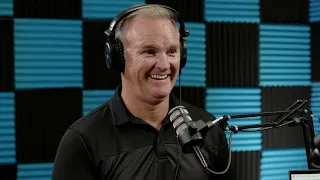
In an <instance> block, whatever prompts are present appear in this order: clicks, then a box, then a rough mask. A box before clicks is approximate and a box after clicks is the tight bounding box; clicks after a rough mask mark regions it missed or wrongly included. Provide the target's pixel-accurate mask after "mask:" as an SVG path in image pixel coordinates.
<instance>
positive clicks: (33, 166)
mask: <svg viewBox="0 0 320 180" xmlns="http://www.w3.org/2000/svg"><path fill="white" fill-rule="evenodd" d="M52 168H53V163H28V164H18V165H17V180H26V179H51V174H52Z"/></svg>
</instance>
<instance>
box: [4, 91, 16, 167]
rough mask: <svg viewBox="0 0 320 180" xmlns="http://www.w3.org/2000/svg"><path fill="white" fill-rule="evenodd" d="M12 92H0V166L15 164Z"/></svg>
mask: <svg viewBox="0 0 320 180" xmlns="http://www.w3.org/2000/svg"><path fill="white" fill-rule="evenodd" d="M14 104H15V103H14V93H13V92H0V165H1V164H14V163H15V162H16V143H15V140H16V138H15V122H14V119H15V107H14V106H15V105H14Z"/></svg>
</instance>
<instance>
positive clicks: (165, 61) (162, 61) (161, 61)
mask: <svg viewBox="0 0 320 180" xmlns="http://www.w3.org/2000/svg"><path fill="white" fill-rule="evenodd" d="M156 68H157V69H168V68H170V63H169V58H168V57H167V54H163V55H160V56H159V58H158V61H157V63H156Z"/></svg>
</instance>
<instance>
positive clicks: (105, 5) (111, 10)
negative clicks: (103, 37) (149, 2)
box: [82, 0, 145, 19]
mask: <svg viewBox="0 0 320 180" xmlns="http://www.w3.org/2000/svg"><path fill="white" fill-rule="evenodd" d="M137 4H145V1H144V0H130V1H128V0H107V1H105V0H82V17H83V19H113V18H114V17H115V16H116V15H118V14H119V13H120V12H121V11H123V10H124V9H126V8H129V7H131V6H133V5H137Z"/></svg>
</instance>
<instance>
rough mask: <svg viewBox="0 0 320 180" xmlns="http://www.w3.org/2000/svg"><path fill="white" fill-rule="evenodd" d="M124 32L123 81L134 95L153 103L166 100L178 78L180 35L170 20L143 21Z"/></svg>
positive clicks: (135, 23) (130, 24) (135, 20)
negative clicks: (124, 60) (124, 63)
mask: <svg viewBox="0 0 320 180" xmlns="http://www.w3.org/2000/svg"><path fill="white" fill-rule="evenodd" d="M125 32H126V33H125V35H124V36H125V47H124V48H125V59H126V66H125V73H124V78H125V79H126V82H128V85H130V88H131V92H132V93H134V95H137V96H139V98H143V99H144V100H147V101H150V103H158V102H159V101H162V100H164V98H166V97H168V95H169V94H170V92H171V90H172V88H173V86H174V84H175V82H176V79H177V76H178V74H179V67H180V44H179V32H178V31H177V29H176V28H175V26H174V25H173V24H172V22H171V21H170V20H168V19H145V18H140V17H136V18H134V19H133V21H131V22H130V23H129V24H128V25H127V29H126V31H125ZM128 85H127V86H128Z"/></svg>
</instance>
